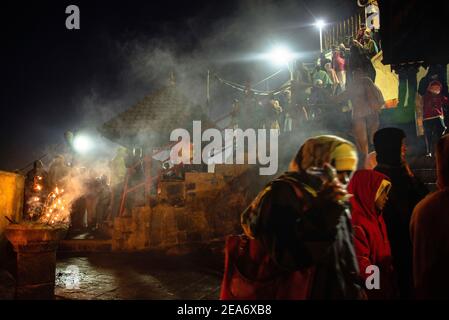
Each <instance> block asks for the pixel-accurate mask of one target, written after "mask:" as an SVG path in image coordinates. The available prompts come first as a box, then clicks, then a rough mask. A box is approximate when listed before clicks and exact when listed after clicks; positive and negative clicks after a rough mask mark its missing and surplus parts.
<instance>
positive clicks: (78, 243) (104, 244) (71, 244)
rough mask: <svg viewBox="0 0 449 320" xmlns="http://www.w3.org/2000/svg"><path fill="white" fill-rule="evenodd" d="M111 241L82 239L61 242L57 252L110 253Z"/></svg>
mask: <svg viewBox="0 0 449 320" xmlns="http://www.w3.org/2000/svg"><path fill="white" fill-rule="evenodd" d="M111 250H112V240H97V239H82V240H73V239H72V240H62V241H61V242H60V243H59V247H58V252H110V251H111Z"/></svg>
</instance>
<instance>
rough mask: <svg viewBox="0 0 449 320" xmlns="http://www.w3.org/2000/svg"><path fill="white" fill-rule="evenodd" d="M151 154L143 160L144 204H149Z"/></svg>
mask: <svg viewBox="0 0 449 320" xmlns="http://www.w3.org/2000/svg"><path fill="white" fill-rule="evenodd" d="M151 165H152V161H151V156H146V157H145V160H144V166H145V167H144V173H145V205H146V206H149V205H150V196H151V187H152V177H151Z"/></svg>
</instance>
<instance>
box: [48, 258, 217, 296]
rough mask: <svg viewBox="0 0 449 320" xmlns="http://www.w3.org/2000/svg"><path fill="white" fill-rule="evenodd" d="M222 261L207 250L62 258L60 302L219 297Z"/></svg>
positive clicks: (58, 281)
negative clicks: (173, 253) (62, 300)
mask: <svg viewBox="0 0 449 320" xmlns="http://www.w3.org/2000/svg"><path fill="white" fill-rule="evenodd" d="M222 271H223V257H222V255H221V254H216V253H212V252H208V251H201V252H196V253H194V254H188V255H183V256H168V255H165V254H162V253H90V254H84V255H80V254H77V255H74V254H64V255H58V260H57V266H56V287H55V295H56V299H72V300H79V299H81V300H128V299H132V300H153V299H158V300H170V299H191V300H203V299H204V300H210V299H218V296H219V291H220V282H221V278H222Z"/></svg>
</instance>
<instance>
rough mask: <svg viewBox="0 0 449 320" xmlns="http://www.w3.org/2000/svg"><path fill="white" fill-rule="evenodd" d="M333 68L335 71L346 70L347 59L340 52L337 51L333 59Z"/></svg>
mask: <svg viewBox="0 0 449 320" xmlns="http://www.w3.org/2000/svg"><path fill="white" fill-rule="evenodd" d="M332 68H334V70H335V71H337V72H338V71H345V70H346V61H345V59H343V58H342V57H341V54H340V52H338V51H337V52H335V53H334V56H333V59H332Z"/></svg>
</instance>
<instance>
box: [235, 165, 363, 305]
mask: <svg viewBox="0 0 449 320" xmlns="http://www.w3.org/2000/svg"><path fill="white" fill-rule="evenodd" d="M288 181H289V182H288ZM292 184H293V185H294V186H295V189H296V190H300V191H299V192H298V191H296V192H295V189H294V188H293V187H292ZM320 186H321V180H320V179H318V178H316V177H312V176H310V175H308V174H307V173H305V172H302V173H296V172H288V173H285V174H284V175H282V176H281V177H280V178H278V179H276V180H275V181H274V182H272V183H270V184H269V185H268V186H267V187H266V188H265V190H264V191H263V192H261V194H260V195H259V196H258V197H257V198H256V199H255V200H254V202H253V203H252V204H251V206H250V207H249V208H248V209H247V210H246V211H245V212H244V213H243V215H242V226H243V228H244V230H245V233H246V234H247V235H249V236H250V237H252V238H254V239H256V240H258V241H260V242H261V243H262V244H263V246H264V247H265V249H266V250H267V251H268V253H269V255H270V257H271V259H273V261H274V262H275V263H276V264H277V265H278V266H279V267H280V268H282V269H284V270H289V271H292V272H294V271H295V270H305V269H309V268H314V273H313V279H312V290H311V294H310V298H311V299H357V298H360V296H361V281H360V280H361V279H360V277H359V269H358V266H357V260H356V257H355V252H354V248H353V242H352V228H351V224H350V221H349V214H348V211H347V210H348V209H347V208H346V207H344V206H337V205H335V204H334V203H332V204H327V203H323V202H320V201H317V198H316V192H315V191H314V190H318V189H319V188H320ZM309 280H310V279H309Z"/></svg>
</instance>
